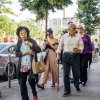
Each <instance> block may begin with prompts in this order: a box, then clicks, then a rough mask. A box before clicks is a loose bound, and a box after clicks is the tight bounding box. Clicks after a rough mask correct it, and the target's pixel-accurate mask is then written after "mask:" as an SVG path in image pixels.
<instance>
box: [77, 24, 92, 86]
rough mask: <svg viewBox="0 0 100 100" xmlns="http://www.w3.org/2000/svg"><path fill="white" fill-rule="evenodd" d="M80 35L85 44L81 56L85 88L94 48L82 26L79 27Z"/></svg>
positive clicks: (81, 78)
mask: <svg viewBox="0 0 100 100" xmlns="http://www.w3.org/2000/svg"><path fill="white" fill-rule="evenodd" d="M78 33H79V35H80V36H81V38H82V40H83V43H84V49H83V51H82V53H81V54H80V81H81V82H82V85H83V86H85V85H86V82H87V79H88V75H87V68H88V61H89V56H90V53H92V51H93V48H92V43H91V39H90V36H89V35H88V34H86V33H85V30H84V28H83V26H82V25H79V26H78Z"/></svg>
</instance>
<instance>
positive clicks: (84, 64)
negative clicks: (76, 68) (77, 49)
mask: <svg viewBox="0 0 100 100" xmlns="http://www.w3.org/2000/svg"><path fill="white" fill-rule="evenodd" d="M88 60H89V53H87V54H80V81H81V82H85V83H86V82H87V68H88Z"/></svg>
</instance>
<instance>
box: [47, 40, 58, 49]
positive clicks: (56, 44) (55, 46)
mask: <svg viewBox="0 0 100 100" xmlns="http://www.w3.org/2000/svg"><path fill="white" fill-rule="evenodd" d="M49 45H50V46H51V47H52V48H53V49H54V50H57V47H58V39H56V41H55V45H52V44H49Z"/></svg>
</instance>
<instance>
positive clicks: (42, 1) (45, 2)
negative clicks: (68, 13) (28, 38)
mask: <svg viewBox="0 0 100 100" xmlns="http://www.w3.org/2000/svg"><path fill="white" fill-rule="evenodd" d="M19 2H20V4H21V6H22V10H24V9H28V10H29V11H31V12H34V13H35V14H36V15H37V20H39V19H43V18H44V17H45V16H46V12H48V11H52V12H55V9H63V6H68V4H71V3H72V2H71V0H19ZM48 13H49V12H48Z"/></svg>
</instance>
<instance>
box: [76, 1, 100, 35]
mask: <svg viewBox="0 0 100 100" xmlns="http://www.w3.org/2000/svg"><path fill="white" fill-rule="evenodd" d="M99 13H100V2H99V1H97V0H78V13H77V14H76V16H77V18H78V19H79V20H80V22H81V23H83V24H84V26H85V30H86V31H87V33H88V34H90V35H91V34H93V33H94V31H95V27H96V26H98V25H99V24H100V16H99Z"/></svg>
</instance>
